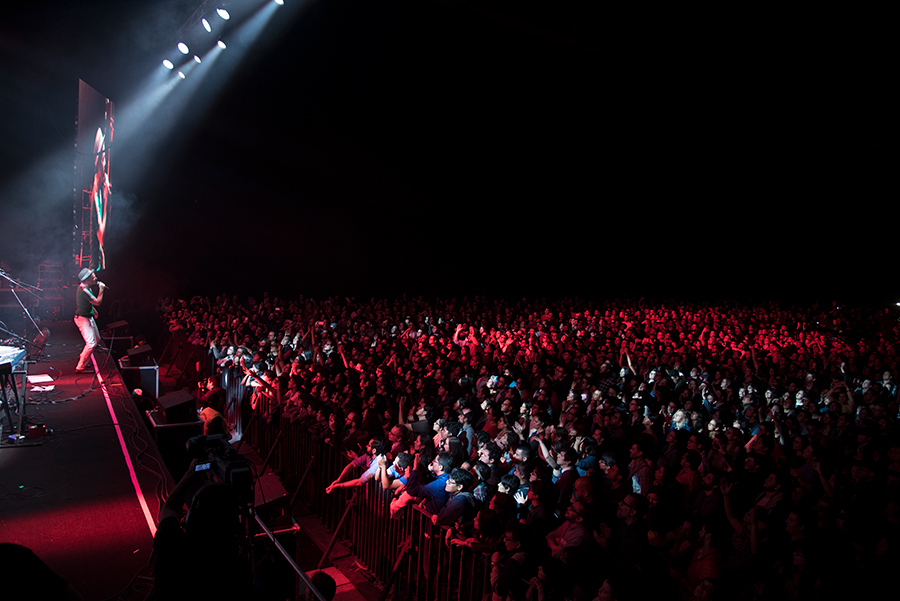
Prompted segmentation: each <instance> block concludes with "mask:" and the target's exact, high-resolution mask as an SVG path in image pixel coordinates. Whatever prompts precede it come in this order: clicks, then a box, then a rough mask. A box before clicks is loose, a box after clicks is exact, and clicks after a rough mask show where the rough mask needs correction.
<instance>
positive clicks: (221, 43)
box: [216, 40, 228, 50]
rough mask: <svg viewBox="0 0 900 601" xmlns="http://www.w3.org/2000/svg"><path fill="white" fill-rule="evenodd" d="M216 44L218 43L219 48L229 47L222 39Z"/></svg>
mask: <svg viewBox="0 0 900 601" xmlns="http://www.w3.org/2000/svg"><path fill="white" fill-rule="evenodd" d="M216 44H218V46H219V48H221V49H222V50H225V49H226V48H227V47H228V46H226V45H225V42H223V41H222V40H219V41H218V42H216Z"/></svg>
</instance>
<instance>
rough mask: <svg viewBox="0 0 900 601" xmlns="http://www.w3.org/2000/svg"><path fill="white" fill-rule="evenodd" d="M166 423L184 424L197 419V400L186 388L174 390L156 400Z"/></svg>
mask: <svg viewBox="0 0 900 601" xmlns="http://www.w3.org/2000/svg"><path fill="white" fill-rule="evenodd" d="M156 405H157V406H158V407H159V410H160V413H161V414H162V418H163V420H165V423H167V424H184V423H188V422H193V421H194V420H196V419H197V401H196V400H195V399H194V396H193V395H192V394H191V393H190V392H188V391H187V390H176V391H175V392H170V393H169V394H166V395H163V396H161V397H159V398H158V399H157V400H156Z"/></svg>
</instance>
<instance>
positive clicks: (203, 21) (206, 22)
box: [200, 19, 212, 33]
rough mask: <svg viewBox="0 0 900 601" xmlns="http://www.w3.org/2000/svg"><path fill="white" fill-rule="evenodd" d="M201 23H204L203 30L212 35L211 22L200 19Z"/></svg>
mask: <svg viewBox="0 0 900 601" xmlns="http://www.w3.org/2000/svg"><path fill="white" fill-rule="evenodd" d="M200 22H201V23H203V29H205V30H206V32H207V33H212V26H211V25H210V24H209V21H207V20H206V19H200Z"/></svg>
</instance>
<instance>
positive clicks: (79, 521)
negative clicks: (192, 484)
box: [0, 321, 173, 600]
mask: <svg viewBox="0 0 900 601" xmlns="http://www.w3.org/2000/svg"><path fill="white" fill-rule="evenodd" d="M47 325H48V326H49V328H50V330H51V336H50V339H49V344H48V345H47V347H46V349H45V351H44V352H45V355H44V356H43V357H42V358H41V359H40V360H39V361H38V362H37V363H36V364H34V365H29V366H28V367H29V369H28V373H29V375H30V376H33V375H37V374H47V375H49V376H50V377H51V378H52V379H53V382H51V383H49V385H51V386H53V390H51V391H46V392H38V391H35V390H34V388H33V386H31V385H29V392H28V403H27V405H26V411H25V415H26V419H27V421H28V422H29V423H31V424H45V425H46V427H47V431H48V434H47V436H45V437H42V438H37V439H26V440H24V441H20V446H15V447H14V446H11V443H10V441H9V440H8V439H7V440H4V442H3V444H2V446H0V542H12V543H18V544H21V545H25V546H27V547H29V548H30V549H32V550H33V551H34V552H35V553H36V554H37V555H38V557H40V558H41V559H43V560H44V561H45V562H46V563H47V564H48V565H49V566H50V567H51V568H52V569H53V570H54V571H55V572H56V573H58V574H59V575H60V576H62V577H63V578H65V579H66V580H67V581H68V582H69V583H70V584H71V585H72V586H74V587H75V588H76V589H77V590H78V591H79V592H80V593H81V594H82V595H83V596H84V598H85V599H87V600H91V599H108V598H110V597H112V596H115V595H117V594H118V593H119V592H120V591H123V590H124V589H126V588H127V587H128V586H129V584H130V583H132V582H135V583H136V584H137V585H138V587H139V590H136V591H134V596H133V598H143V597H144V595H145V594H146V592H147V591H148V590H149V583H148V582H147V581H146V580H144V579H143V578H141V576H144V575H146V574H148V573H149V569H147V568H146V566H147V564H148V562H149V560H150V553H151V550H152V542H153V531H154V529H155V525H154V524H155V522H156V517H157V514H158V512H159V507H160V499H161V498H164V495H165V494H166V493H167V492H168V491H169V490H171V488H172V487H173V483H172V481H171V477H170V476H169V474H168V472H167V470H166V468H165V466H164V465H163V462H162V460H161V459H160V457H159V454H158V452H157V450H156V446H155V445H154V444H153V442H152V437H151V434H150V432H149V431H148V429H147V428H146V426H145V425H144V422H143V421H142V418H141V415H140V413H139V411H138V409H137V407H136V406H135V404H134V401H133V400H132V398H131V395H130V393H129V392H128V390H127V389H126V387H125V385H124V384H123V382H122V378H121V376H120V374H119V372H118V370H117V368H116V364H115V361H114V360H113V359H112V358H109V359H108V353H106V352H95V353H94V361H95V362H96V364H97V365H98V367H99V373H98V375H97V376H95V375H92V374H90V375H85V374H77V373H75V365H76V362H77V360H78V354H79V353H80V352H81V348H82V346H83V342H82V340H81V336H80V334H79V332H78V329H77V328H76V327H75V325H74V323H72V322H70V321H69V322H59V323H56V324H47ZM116 424H118V427H117V426H116ZM6 432H7V428H4V433H6ZM123 447H124V448H125V449H126V451H124V452H123ZM126 454H127V457H128V460H126ZM129 460H130V463H131V466H129ZM132 474H133V475H134V477H133V476H132ZM141 498H143V503H142V502H141ZM3 574H4V575H3V580H4V581H6V580H7V579H10V578H16V575H15V574H12V573H10V572H9V571H8V570H5V569H4V570H3ZM136 576H137V579H136V578H135V577H136ZM4 584H6V582H0V590H3V588H4ZM142 593H143V594H142Z"/></svg>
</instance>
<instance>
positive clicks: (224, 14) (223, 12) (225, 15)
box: [216, 8, 231, 21]
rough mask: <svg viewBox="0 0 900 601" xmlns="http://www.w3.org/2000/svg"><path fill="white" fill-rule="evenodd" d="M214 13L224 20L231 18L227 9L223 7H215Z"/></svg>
mask: <svg viewBox="0 0 900 601" xmlns="http://www.w3.org/2000/svg"><path fill="white" fill-rule="evenodd" d="M216 14H217V15H219V16H220V17H222V18H223V19H225V20H226V21H227V20H228V19H230V18H231V15H229V14H228V11H227V10H225V9H224V8H217V9H216Z"/></svg>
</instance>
